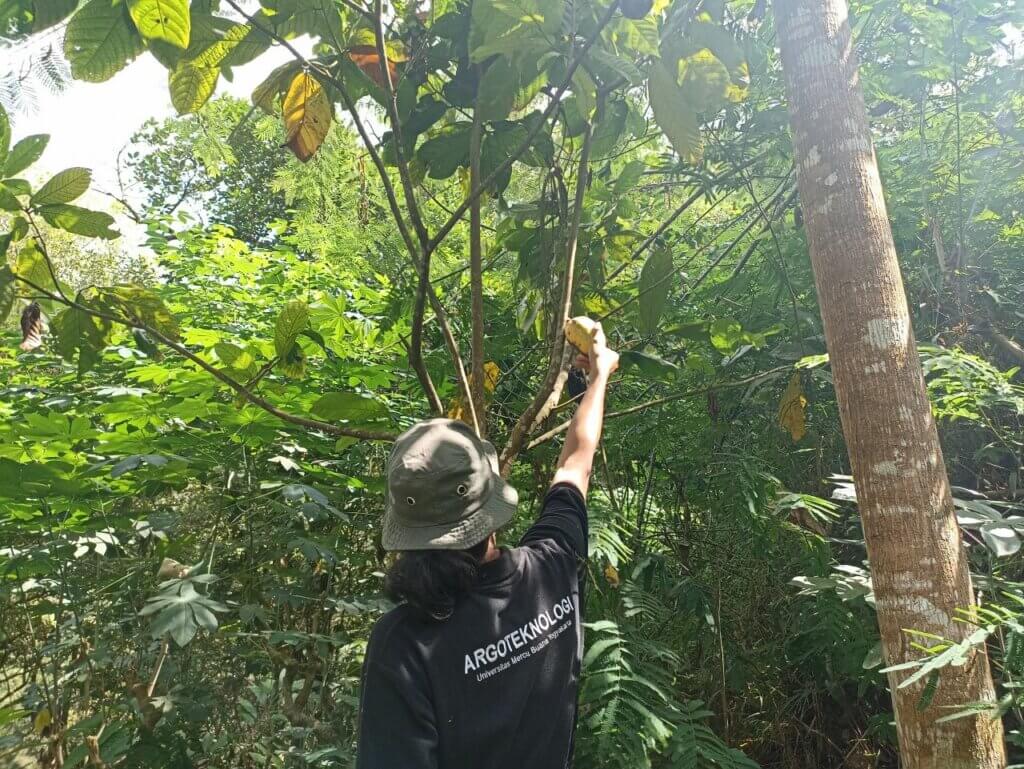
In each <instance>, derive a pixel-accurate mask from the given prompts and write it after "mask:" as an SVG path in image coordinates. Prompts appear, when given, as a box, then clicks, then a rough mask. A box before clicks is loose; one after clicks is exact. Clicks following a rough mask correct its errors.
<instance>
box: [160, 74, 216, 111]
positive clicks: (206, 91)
mask: <svg viewBox="0 0 1024 769" xmlns="http://www.w3.org/2000/svg"><path fill="white" fill-rule="evenodd" d="M219 78H220V68H219V67H217V66H213V67H204V66H202V65H198V64H196V63H195V62H192V61H182V62H179V63H178V65H177V66H176V67H175V68H174V69H173V70H171V71H170V73H169V74H168V87H169V90H170V92H171V104H173V105H174V109H176V110H177V111H178V114H179V115H186V114H188V113H190V112H195V111H196V110H198V109H199V108H200V107H202V106H203V105H204V104H206V102H207V101H208V100H209V98H210V97H211V96H213V92H214V91H215V90H216V89H217V80H218V79H219Z"/></svg>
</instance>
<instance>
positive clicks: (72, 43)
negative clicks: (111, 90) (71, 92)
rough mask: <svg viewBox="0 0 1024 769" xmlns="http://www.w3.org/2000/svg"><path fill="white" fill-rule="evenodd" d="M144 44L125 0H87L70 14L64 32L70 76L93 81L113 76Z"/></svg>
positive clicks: (99, 81) (97, 81) (96, 81)
mask: <svg viewBox="0 0 1024 769" xmlns="http://www.w3.org/2000/svg"><path fill="white" fill-rule="evenodd" d="M144 48H145V45H144V44H143V40H142V37H141V36H140V35H139V33H138V31H137V30H136V29H135V25H134V24H133V23H132V19H131V17H130V16H129V15H128V9H127V8H126V7H125V5H124V3H123V2H115V3H112V2H111V0H89V2H88V3H86V4H85V5H84V6H82V8H80V9H79V11H78V13H76V14H75V15H74V16H72V17H71V21H70V22H69V23H68V28H67V32H66V34H65V36H64V56H65V57H66V58H67V60H68V62H69V63H70V64H71V74H72V76H74V77H75V78H76V79H78V80H88V81H90V82H93V83H101V82H103V81H104V80H109V79H110V78H112V77H113V76H114V75H115V74H117V73H118V72H119V71H120V70H121V69H122V68H123V67H124V66H125V65H126V64H127V63H128V62H129V61H131V60H132V59H134V58H135V57H136V56H138V55H139V54H140V53H142V51H143V50H144Z"/></svg>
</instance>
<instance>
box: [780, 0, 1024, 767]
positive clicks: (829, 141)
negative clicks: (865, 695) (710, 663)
mask: <svg viewBox="0 0 1024 769" xmlns="http://www.w3.org/2000/svg"><path fill="white" fill-rule="evenodd" d="M774 5H775V18H776V24H777V27H778V35H779V46H780V48H781V52H782V65H783V70H784V72H785V77H786V93H787V97H788V101H789V111H790V117H791V122H792V129H793V145H794V149H795V153H796V163H797V169H798V182H799V190H800V198H801V202H802V206H803V211H804V217H805V222H806V231H807V237H808V241H809V244H810V252H811V261H812V264H813V267H814V275H815V282H816V284H817V289H818V299H819V302H820V305H821V314H822V320H823V322H824V327H825V338H826V341H827V343H828V349H829V351H830V353H831V356H832V371H833V375H834V378H835V388H836V397H837V399H838V401H839V408H840V414H841V418H842V423H843V433H844V435H845V437H846V443H847V446H848V449H849V454H850V462H851V465H852V467H853V474H854V477H855V478H856V481H857V492H858V499H859V503H860V510H861V515H862V517H863V522H864V533H865V537H866V539H867V546H868V557H869V559H870V562H871V571H872V575H873V580H874V588H875V595H876V599H877V607H878V622H879V626H880V628H881V635H882V644H883V647H884V649H885V657H886V659H887V661H888V662H889V663H890V664H895V663H899V662H905V661H908V660H912V659H916V658H919V657H920V656H921V655H920V653H919V652H917V651H915V650H914V649H912V648H911V647H910V640H911V639H910V638H909V637H908V636H907V634H906V633H905V632H904V629H905V628H912V629H916V630H923V631H927V632H930V633H935V634H938V635H940V636H943V637H945V638H949V639H956V640H959V639H962V638H963V637H964V636H965V635H966V634H967V633H968V632H969V630H970V628H969V626H967V625H965V624H963V623H958V622H954V621H953V617H954V615H955V610H956V609H957V608H963V607H968V606H970V605H971V604H972V603H973V602H974V594H973V591H972V588H971V578H970V573H969V571H968V565H967V560H966V558H965V555H964V550H963V548H962V545H961V541H960V530H959V528H958V526H957V523H956V518H955V516H954V512H953V501H952V497H951V496H950V489H949V480H948V478H947V477H946V470H945V466H944V464H943V459H942V451H941V449H940V446H939V440H938V433H937V431H936V427H935V422H934V420H933V418H932V413H931V408H930V406H929V403H928V397H927V393H926V391H925V386H924V379H923V376H922V373H921V365H920V362H919V360H918V356H917V348H916V345H915V340H914V334H913V331H912V329H911V325H910V315H909V311H908V307H907V300H906V296H905V295H904V291H903V281H902V278H901V276H900V270H899V265H898V263H897V260H896V249H895V246H894V244H893V239H892V231H891V229H890V227H889V221H888V218H887V215H886V209H885V200H884V198H883V195H882V184H881V180H880V179H879V176H878V166H877V163H876V161H875V156H874V151H873V149H872V143H871V135H870V130H869V127H868V120H867V113H866V111H865V109H864V96H863V93H862V90H861V87H860V82H859V80H858V71H857V62H856V57H855V55H854V50H853V41H852V36H851V32H850V25H849V23H848V19H847V6H846V0H775V3H774ZM906 675H907V673H902V674H896V675H893V676H891V678H890V684H891V686H892V690H893V703H894V707H895V711H896V723H897V728H898V732H899V741H900V752H901V760H902V765H903V767H905V769H968V768H970V769H982V768H984V769H1002V767H1003V766H1005V763H1006V762H1005V760H1004V753H1003V733H1002V725H1001V724H1000V722H999V721H998V720H996V721H993V720H992V719H990V718H989V717H988V716H987V715H983V716H977V717H972V718H963V719H959V720H956V721H951V722H948V723H936V721H937V719H939V718H941V717H942V716H943V715H947V714H948V713H949V712H950V711H948V710H946V709H945V708H944V707H943V706H947V705H958V704H963V703H966V702H974V701H992V700H993V699H994V694H993V689H992V679H991V674H990V672H989V664H988V658H987V656H986V655H985V654H984V653H979V654H976V655H975V656H974V657H973V658H972V659H971V660H970V662H969V663H968V664H967V665H965V666H964V667H960V668H949V669H946V670H944V671H942V675H941V678H940V681H939V685H938V690H937V692H936V693H935V697H934V700H933V701H932V704H931V706H930V707H928V708H926V709H924V710H919V709H918V707H917V706H918V702H919V700H920V697H921V693H922V686H923V684H919V685H916V686H912V687H908V688H906V689H897V688H896V686H897V684H898V683H899V681H900V680H902V679H903V678H905V677H906Z"/></svg>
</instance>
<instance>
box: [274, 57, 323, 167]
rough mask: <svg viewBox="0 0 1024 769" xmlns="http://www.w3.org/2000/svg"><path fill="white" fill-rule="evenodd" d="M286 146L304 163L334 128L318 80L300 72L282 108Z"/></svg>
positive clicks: (289, 88) (290, 86)
mask: <svg viewBox="0 0 1024 769" xmlns="http://www.w3.org/2000/svg"><path fill="white" fill-rule="evenodd" d="M282 113H283V115H284V129H285V136H286V137H287V139H286V142H285V143H286V144H287V145H288V148H289V149H290V150H291V151H292V152H293V153H295V157H297V158H298V159H299V160H301V161H302V162H303V163H305V162H306V161H308V160H309V159H310V158H312V157H313V155H314V154H315V153H316V151H317V150H318V149H319V148H320V145H321V144H323V141H324V139H326V138H327V132H328V131H329V130H330V128H331V103H330V101H328V99H327V94H326V93H325V92H324V89H323V87H322V86H321V85H320V83H319V81H318V80H317V79H316V78H315V77H313V76H312V75H310V74H309V73H308V72H300V73H299V74H298V75H296V76H295V78H294V79H293V80H292V82H291V85H289V86H288V93H286V94H285V97H284V104H283V106H282Z"/></svg>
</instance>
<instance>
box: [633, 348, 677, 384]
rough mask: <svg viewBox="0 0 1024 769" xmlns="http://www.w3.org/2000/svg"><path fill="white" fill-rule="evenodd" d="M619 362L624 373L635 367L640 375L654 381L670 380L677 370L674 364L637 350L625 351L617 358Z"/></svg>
mask: <svg viewBox="0 0 1024 769" xmlns="http://www.w3.org/2000/svg"><path fill="white" fill-rule="evenodd" d="M619 360H620V362H621V363H622V369H623V370H624V371H625V370H628V369H629V367H630V366H635V367H636V368H638V369H639V370H640V373H642V374H644V375H645V376H649V377H654V378H656V379H670V378H671V377H672V376H673V375H674V374H675V373H676V371H678V370H679V367H678V366H676V365H675V364H674V363H671V362H669V361H667V360H665V359H664V358H659V357H658V356H657V355H652V354H650V353H646V352H640V351H639V350H626V351H625V352H623V353H622V354H621V355H620V356H619Z"/></svg>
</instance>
